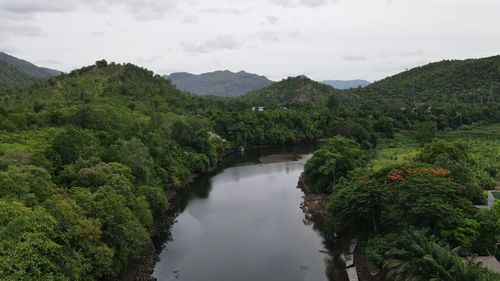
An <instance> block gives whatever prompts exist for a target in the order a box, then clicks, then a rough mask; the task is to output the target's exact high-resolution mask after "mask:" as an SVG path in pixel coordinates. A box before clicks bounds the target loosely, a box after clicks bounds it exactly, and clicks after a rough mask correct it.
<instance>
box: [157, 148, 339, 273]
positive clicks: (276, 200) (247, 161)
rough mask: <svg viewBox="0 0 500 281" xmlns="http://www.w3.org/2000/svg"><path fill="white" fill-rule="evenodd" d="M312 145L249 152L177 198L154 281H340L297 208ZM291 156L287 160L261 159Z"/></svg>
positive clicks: (336, 269)
mask: <svg viewBox="0 0 500 281" xmlns="http://www.w3.org/2000/svg"><path fill="white" fill-rule="evenodd" d="M312 149H313V148H312V147H309V146H303V147H291V148H279V149H278V148H272V149H257V150H250V151H247V152H245V153H242V154H235V155H232V156H231V157H229V158H227V159H226V160H225V162H224V166H223V168H222V169H221V170H219V171H218V172H216V173H214V174H213V175H208V176H205V177H201V178H199V179H197V180H196V181H195V182H194V183H193V184H191V186H190V187H189V188H187V189H186V190H185V192H184V194H183V195H182V202H181V203H180V207H179V208H180V211H179V215H178V217H177V218H176V222H175V223H174V225H173V226H172V227H171V229H170V232H169V237H168V239H167V241H165V242H163V248H162V251H161V253H160V256H159V261H158V263H157V264H156V266H155V268H154V273H153V276H154V277H155V278H157V279H158V280H160V281H170V280H178V281H256V280H259V281H267V280H269V281H276V280H282V281H334V280H335V281H344V280H346V279H345V278H346V277H345V272H344V271H343V270H342V269H341V265H340V264H336V263H334V262H333V260H334V259H333V258H332V257H331V256H330V254H329V250H332V249H331V246H328V245H329V244H330V243H327V242H326V240H325V239H324V237H323V235H322V234H321V231H320V230H319V227H318V226H317V225H316V226H315V224H314V223H313V222H312V221H311V220H310V219H309V218H307V217H306V216H305V214H304V213H303V211H302V210H301V209H300V203H301V202H302V196H303V193H302V191H301V190H300V189H298V188H297V181H298V178H299V176H300V174H301V173H302V171H303V169H304V164H305V162H306V160H307V159H308V157H310V154H308V153H310V152H311V151H312ZM272 153H296V154H298V155H301V157H300V159H299V160H297V161H292V162H282V163H272V164H260V163H258V159H259V157H260V156H263V155H267V154H272Z"/></svg>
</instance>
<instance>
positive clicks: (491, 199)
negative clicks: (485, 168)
mask: <svg viewBox="0 0 500 281" xmlns="http://www.w3.org/2000/svg"><path fill="white" fill-rule="evenodd" d="M497 200H500V191H488V209H491V208H492V207H493V204H495V201H497Z"/></svg>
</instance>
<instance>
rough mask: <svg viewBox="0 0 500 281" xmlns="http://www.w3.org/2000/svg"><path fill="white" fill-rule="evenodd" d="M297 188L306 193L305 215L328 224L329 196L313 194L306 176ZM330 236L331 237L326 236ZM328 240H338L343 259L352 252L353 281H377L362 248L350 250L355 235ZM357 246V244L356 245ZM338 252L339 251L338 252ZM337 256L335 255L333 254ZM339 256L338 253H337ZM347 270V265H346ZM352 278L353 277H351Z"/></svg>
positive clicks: (302, 207)
mask: <svg viewBox="0 0 500 281" xmlns="http://www.w3.org/2000/svg"><path fill="white" fill-rule="evenodd" d="M297 188H300V189H301V190H302V192H304V196H303V199H304V201H303V202H302V203H301V205H300V208H301V209H302V210H303V211H304V213H305V214H306V215H308V216H311V217H314V220H315V221H317V222H319V223H320V224H325V223H328V220H329V218H328V216H329V214H328V204H329V203H330V197H331V195H329V194H314V193H312V192H311V189H310V188H309V187H308V185H307V184H306V183H305V180H304V174H303V173H302V175H301V176H300V178H299V182H298V184H297ZM326 236H329V235H326ZM331 236H332V237H329V238H328V239H335V240H337V242H336V244H337V246H340V248H341V251H340V252H341V254H340V255H341V256H342V259H344V261H345V259H346V253H349V252H350V255H351V256H353V257H354V259H353V260H352V262H351V265H350V267H351V268H354V270H355V271H356V273H357V274H356V275H357V276H356V278H355V279H352V280H360V281H374V280H377V279H376V277H375V276H374V275H376V274H374V272H375V269H374V266H373V265H372V264H371V263H370V262H369V261H368V260H367V258H366V257H365V256H364V254H363V250H362V249H361V247H359V246H358V247H354V249H351V250H348V249H349V247H350V244H351V243H352V241H354V240H356V241H357V239H355V238H354V235H353V234H346V235H345V236H344V237H340V238H335V237H333V236H334V235H331ZM356 244H357V243H356ZM336 252H337V251H336ZM332 254H335V253H332ZM337 254H338V252H337ZM346 269H347V264H346ZM351 278H352V277H351Z"/></svg>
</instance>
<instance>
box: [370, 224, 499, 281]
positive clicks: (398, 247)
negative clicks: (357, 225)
mask: <svg viewBox="0 0 500 281" xmlns="http://www.w3.org/2000/svg"><path fill="white" fill-rule="evenodd" d="M457 251H458V249H453V250H452V249H450V248H449V247H448V246H441V245H439V244H438V243H436V242H434V241H432V240H431V239H429V238H427V235H426V234H425V233H423V232H420V231H404V232H402V233H397V234H388V235H386V236H384V237H381V238H376V239H372V240H371V241H369V246H368V249H367V254H368V256H369V258H370V259H371V260H373V261H375V263H376V264H377V265H378V266H379V267H381V268H383V271H382V276H383V277H382V278H383V280H391V281H392V280H393V281H404V280H417V281H427V280H449V281H475V280H477V281H494V280H498V277H499V276H498V275H497V274H495V273H492V272H489V271H488V270H487V269H485V268H483V267H482V266H480V265H479V264H477V263H476V262H475V261H474V260H472V261H464V260H462V258H460V257H459V256H458V255H457Z"/></svg>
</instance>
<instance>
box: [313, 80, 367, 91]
mask: <svg viewBox="0 0 500 281" xmlns="http://www.w3.org/2000/svg"><path fill="white" fill-rule="evenodd" d="M321 83H323V84H326V85H329V86H332V87H334V88H335V89H339V90H344V89H351V88H358V87H365V86H368V85H370V83H371V82H370V81H366V80H361V79H355V80H324V81H321Z"/></svg>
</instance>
